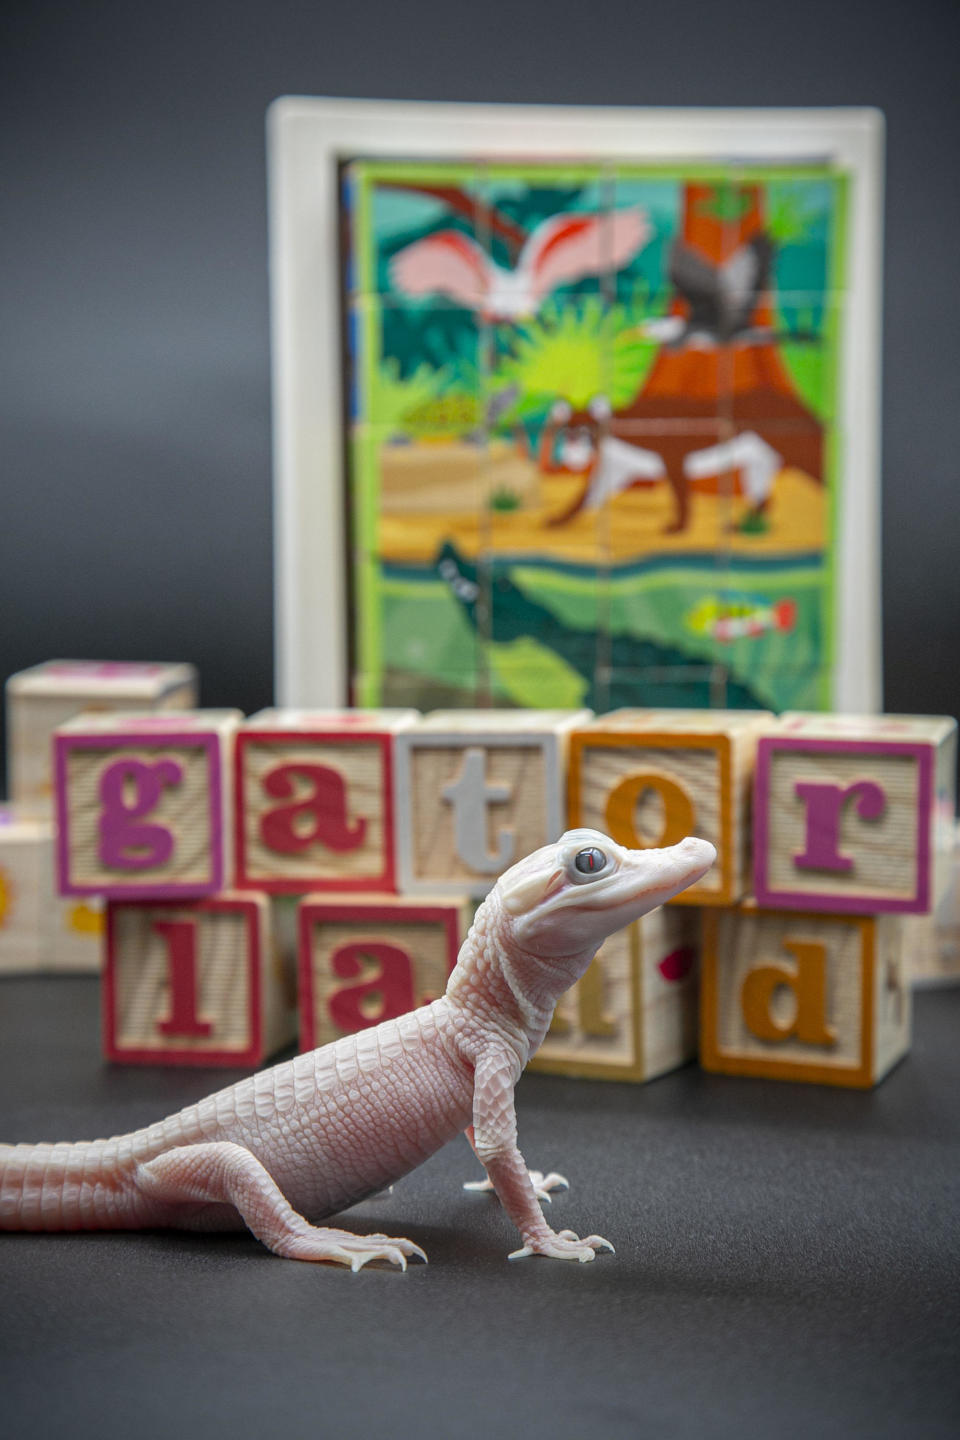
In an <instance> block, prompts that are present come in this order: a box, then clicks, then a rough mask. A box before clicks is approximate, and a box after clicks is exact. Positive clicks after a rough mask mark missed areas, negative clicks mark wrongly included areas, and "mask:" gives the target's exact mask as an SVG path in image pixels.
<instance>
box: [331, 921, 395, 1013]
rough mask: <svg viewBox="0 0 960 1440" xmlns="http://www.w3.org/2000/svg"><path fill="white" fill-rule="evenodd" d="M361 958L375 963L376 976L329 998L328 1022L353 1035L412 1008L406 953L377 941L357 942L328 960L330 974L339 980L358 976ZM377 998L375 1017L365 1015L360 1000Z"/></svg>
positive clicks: (344, 947) (341, 949)
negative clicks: (378, 1004) (378, 1000)
mask: <svg viewBox="0 0 960 1440" xmlns="http://www.w3.org/2000/svg"><path fill="white" fill-rule="evenodd" d="M365 959H370V960H375V961H377V963H378V964H379V966H380V971H379V973H378V974H377V975H376V976H374V978H373V979H371V980H365V981H362V982H361V983H360V984H359V985H346V986H344V988H343V989H342V990H338V991H337V992H336V994H335V995H333V996H331V998H330V1005H329V1010H330V1019H331V1020H332V1021H333V1023H334V1025H336V1026H337V1028H338V1029H340V1030H345V1031H347V1032H348V1033H353V1032H355V1031H357V1030H365V1029H366V1028H367V1027H368V1026H370V1025H379V1024H380V1022H381V1021H382V1020H395V1019H397V1017H398V1016H400V1015H406V1013H407V1011H408V1010H412V1009H413V1008H414V1006H415V1005H416V1001H415V1000H414V998H413V964H412V962H411V959H410V956H409V955H408V954H407V952H406V950H401V949H400V947H399V945H389V944H387V943H386V942H385V941H381V940H360V941H355V942H353V943H351V944H348V945H341V947H340V949H339V950H337V952H336V953H335V955H334V956H333V958H332V961H331V964H332V966H333V973H334V974H335V975H338V976H339V977H340V979H341V980H353V979H355V978H356V977H357V976H359V975H360V973H361V969H362V964H363V961H364V960H365ZM378 995H379V997H380V1006H379V1008H378V1010H377V1012H376V1014H373V1015H371V1014H365V1013H364V1011H363V1008H362V1004H363V1001H364V1000H370V999H372V998H373V997H374V996H378Z"/></svg>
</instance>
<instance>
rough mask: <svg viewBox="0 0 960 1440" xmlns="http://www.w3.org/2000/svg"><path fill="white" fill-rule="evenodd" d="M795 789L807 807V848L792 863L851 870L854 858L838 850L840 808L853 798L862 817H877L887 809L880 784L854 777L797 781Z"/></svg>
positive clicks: (875, 818)
mask: <svg viewBox="0 0 960 1440" xmlns="http://www.w3.org/2000/svg"><path fill="white" fill-rule="evenodd" d="M794 790H795V791H796V793H797V795H799V797H800V799H801V800H803V801H805V802H806V806H807V836H806V848H805V849H803V850H801V851H800V853H799V854H798V855H794V857H793V863H794V865H796V866H797V868H798V869H800V870H852V869H853V861H852V860H851V859H850V857H849V855H841V853H840V850H839V849H838V846H839V843H840V817H841V815H842V813H843V807H844V806H845V805H846V803H847V801H848V800H853V799H854V798H856V803H857V814H858V815H859V816H860V818H861V819H862V820H879V819H880V816H881V815H882V814H883V812H884V810H885V809H886V808H887V797H886V794H885V793H884V790H883V787H882V786H881V785H878V784H877V783H876V781H875V780H857V781H855V783H854V784H853V785H835V784H831V783H830V782H829V781H815V780H798V781H797V783H796V785H795V786H794Z"/></svg>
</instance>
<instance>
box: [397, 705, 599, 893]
mask: <svg viewBox="0 0 960 1440" xmlns="http://www.w3.org/2000/svg"><path fill="white" fill-rule="evenodd" d="M589 718H590V711H589V710H579V711H572V710H451V711H435V712H434V713H433V714H432V715H428V716H427V717H426V718H425V719H423V720H421V721H420V722H419V723H418V724H417V725H415V726H414V727H413V728H412V729H409V730H404V731H403V732H402V733H401V734H399V735H398V736H397V738H396V750H395V756H396V775H395V794H396V810H397V835H398V858H399V865H398V871H399V878H400V888H401V890H403V891H404V892H405V893H411V894H424V893H426V894H433V895H445V894H446V895H458V896H459V895H464V894H466V895H472V896H475V897H481V896H483V895H486V893H487V891H488V890H489V889H490V888H491V886H492V885H493V883H494V881H495V880H496V879H497V877H498V875H501V874H502V873H503V871H504V870H507V869H509V867H510V866H511V865H513V864H515V863H516V861H518V860H520V859H521V858H522V857H523V856H524V855H528V854H530V852H531V851H532V850H536V849H538V848H539V847H540V846H541V845H547V844H549V843H550V842H551V841H554V840H556V839H558V838H559V836H560V835H561V834H562V832H563V830H564V829H565V828H566V825H565V814H564V809H565V807H564V803H563V782H564V774H565V770H566V761H567V751H568V744H569V737H570V734H571V732H572V731H573V730H574V728H575V727H576V726H578V725H582V724H583V723H584V722H585V721H587V720H589Z"/></svg>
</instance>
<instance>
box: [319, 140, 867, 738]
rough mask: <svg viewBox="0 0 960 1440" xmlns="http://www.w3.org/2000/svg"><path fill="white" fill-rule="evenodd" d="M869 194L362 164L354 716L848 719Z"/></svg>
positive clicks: (351, 267)
mask: <svg viewBox="0 0 960 1440" xmlns="http://www.w3.org/2000/svg"><path fill="white" fill-rule="evenodd" d="M845 194H846V190H845V180H844V177H843V176H842V175H841V174H838V173H836V172H833V171H831V170H827V169H824V168H820V167H818V168H815V167H813V166H808V167H804V166H790V167H789V168H786V167H785V168H780V169H777V168H771V167H769V166H767V167H764V168H759V167H739V168H735V169H729V170H721V169H718V168H704V167H699V168H695V167H693V166H686V167H677V166H674V167H668V166H653V165H651V164H644V165H621V164H618V165H616V166H603V165H595V166H592V167H588V166H577V167H574V166H569V165H562V164H559V163H556V162H536V163H534V162H531V163H528V164H521V165H503V164H499V163H497V164H493V163H490V164H466V163H456V164H454V163H436V164H424V163H412V162H409V163H408V162H400V161H381V160H357V161H353V162H350V163H347V164H344V166H343V167H342V172H341V197H342V199H341V206H342V210H341V221H342V225H341V232H342V257H341V258H342V264H341V275H342V299H343V319H344V324H343V335H344V343H345V348H346V352H347V353H346V355H345V374H346V375H347V377H348V385H347V397H346V407H347V415H346V423H347V428H346V436H347V443H346V450H347V491H348V493H347V508H348V514H349V517H350V525H351V557H352V619H351V644H352V675H353V697H352V698H353V700H354V702H355V703H357V704H362V705H407V704H412V705H416V706H418V707H420V708H434V707H438V706H440V707H442V706H477V705H479V706H484V705H491V704H492V705H498V706H511V705H518V706H534V707H537V708H541V707H568V706H578V705H587V706H590V707H592V708H593V709H595V710H598V711H604V710H609V709H613V708H616V707H618V706H622V705H640V706H658V705H683V706H714V707H721V708H722V707H725V706H727V707H732V708H742V707H763V708H770V709H775V710H782V709H786V708H801V709H818V708H822V707H826V706H828V705H829V704H830V699H831V694H830V689H831V665H832V642H833V634H832V631H833V616H834V603H833V601H834V585H835V574H834V567H833V563H832V544H831V536H832V530H833V520H832V517H833V515H834V514H835V510H836V502H837V494H838V487H839V485H840V483H841V476H840V474H839V473H838V465H837V461H836V455H837V438H838V435H839V434H840V433H842V428H841V417H840V416H839V414H838V400H837V391H838V384H837V380H838V354H839V348H840V329H841V323H842V316H843V303H844V295H843V288H842V282H841V279H840V277H841V276H842V271H843V246H844V225H845V203H844V202H845Z"/></svg>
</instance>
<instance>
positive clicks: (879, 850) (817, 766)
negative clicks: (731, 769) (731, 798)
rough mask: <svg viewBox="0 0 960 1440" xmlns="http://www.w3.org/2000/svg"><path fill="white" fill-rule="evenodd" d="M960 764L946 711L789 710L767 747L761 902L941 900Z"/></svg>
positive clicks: (761, 777) (827, 904)
mask: <svg viewBox="0 0 960 1440" xmlns="http://www.w3.org/2000/svg"><path fill="white" fill-rule="evenodd" d="M956 763H957V724H956V721H955V720H951V719H948V718H946V717H933V716H911V715H876V716H869V715H867V716H858V715H805V714H787V715H784V716H782V717H781V719H780V721H779V723H778V724H777V726H776V727H775V728H774V729H773V730H772V731H771V733H770V734H768V735H766V736H764V737H763V738H762V739H761V741H760V744H759V748H758V754H757V771H756V791H755V797H754V880H755V884H754V889H755V895H756V900H757V903H758V904H759V905H762V906H765V907H768V908H777V907H780V906H787V907H790V908H793V909H804V910H805V909H812V910H832V911H836V912H850V913H852V914H856V913H867V912H872V913H876V912H879V911H885V910H892V911H904V912H908V913H914V914H921V913H926V912H928V911H930V910H931V909H933V908H934V906H935V905H936V903H937V899H938V898H939V896H940V894H941V893H942V891H943V888H944V885H945V882H946V879H947V876H948V873H949V867H950V863H951V858H952V848H953V817H954V784H955V779H956Z"/></svg>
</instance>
